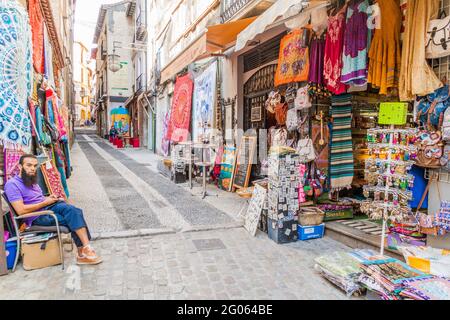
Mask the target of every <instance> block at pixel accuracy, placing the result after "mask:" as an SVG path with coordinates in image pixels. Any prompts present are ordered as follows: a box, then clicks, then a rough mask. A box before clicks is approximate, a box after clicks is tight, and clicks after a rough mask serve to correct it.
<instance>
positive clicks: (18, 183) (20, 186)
mask: <svg viewBox="0 0 450 320" xmlns="http://www.w3.org/2000/svg"><path fill="white" fill-rule="evenodd" d="M5 193H6V196H7V197H8V200H9V202H11V203H13V202H16V201H20V200H22V201H23V204H25V205H29V204H38V203H42V202H44V201H45V196H44V193H43V192H42V189H41V187H40V186H39V185H38V184H35V185H33V186H32V187H27V186H26V185H25V184H24V183H23V180H22V178H21V177H19V176H15V177H12V178H11V179H10V180H8V182H7V183H6V185H5ZM34 220H36V218H30V219H26V220H25V222H26V224H27V225H29V226H31V224H32V223H33V221H34Z"/></svg>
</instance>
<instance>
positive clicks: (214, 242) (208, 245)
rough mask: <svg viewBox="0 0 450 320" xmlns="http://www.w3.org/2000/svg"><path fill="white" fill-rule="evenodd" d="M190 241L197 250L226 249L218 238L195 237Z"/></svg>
mask: <svg viewBox="0 0 450 320" xmlns="http://www.w3.org/2000/svg"><path fill="white" fill-rule="evenodd" d="M192 242H193V243H194V246H195V248H196V249H197V250H198V251H206V250H220V249H226V247H225V245H224V243H223V242H222V240H220V239H196V240H192Z"/></svg>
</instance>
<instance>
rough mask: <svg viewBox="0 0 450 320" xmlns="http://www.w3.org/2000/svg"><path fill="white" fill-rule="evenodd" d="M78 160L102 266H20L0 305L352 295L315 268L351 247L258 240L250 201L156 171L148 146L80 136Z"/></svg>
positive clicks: (78, 187) (79, 201)
mask: <svg viewBox="0 0 450 320" xmlns="http://www.w3.org/2000/svg"><path fill="white" fill-rule="evenodd" d="M72 155H73V163H74V175H73V177H72V178H71V180H70V188H71V190H72V198H71V202H72V203H73V204H75V205H77V206H79V207H81V208H82V209H83V210H84V212H85V215H86V219H87V221H88V224H89V225H90V227H91V229H92V232H93V234H94V236H95V237H96V241H95V242H94V245H95V247H96V248H97V250H98V252H99V253H100V255H101V256H102V257H103V259H104V263H103V264H101V265H99V266H89V267H81V268H80V267H78V266H76V265H75V259H74V254H71V253H67V252H66V254H65V257H66V270H65V271H62V270H61V267H59V266H57V267H52V268H47V269H41V270H36V271H30V272H27V271H24V270H23V269H22V268H21V266H19V267H18V269H17V270H16V272H15V273H13V274H10V275H9V276H7V277H3V278H2V279H1V281H0V299H346V298H347V297H346V296H345V295H344V294H342V293H341V292H340V291H339V290H338V289H336V288H335V287H333V286H332V285H331V284H329V283H328V282H327V281H326V280H324V279H323V278H322V277H321V276H320V275H319V274H317V273H316V272H315V271H314V262H313V259H314V258H315V257H317V256H318V255H320V254H323V253H326V252H332V251H337V250H346V249H348V248H346V247H345V246H344V245H342V244H340V243H338V242H336V241H334V240H331V239H329V238H326V237H325V238H323V239H319V240H314V241H306V242H300V241H299V242H297V243H294V244H289V245H277V244H276V243H274V242H272V241H271V240H270V239H268V238H267V236H266V235H265V234H263V233H258V234H257V236H256V237H252V236H250V235H249V234H248V233H247V232H246V231H245V229H243V228H242V227H241V224H242V223H240V222H239V220H237V219H236V215H237V213H238V211H239V210H241V209H242V208H243V206H245V201H242V200H241V199H237V196H236V195H235V194H234V195H231V196H230V194H228V193H221V194H219V197H218V198H216V197H211V198H209V199H207V200H206V201H202V200H201V199H200V197H199V196H198V195H196V194H198V193H199V192H198V191H199V187H198V186H196V187H195V188H194V189H193V190H192V191H190V190H189V189H188V187H187V186H186V185H178V186H175V185H174V184H172V182H170V181H169V180H168V179H167V178H165V177H163V176H162V175H160V174H158V173H157V172H156V162H155V161H156V158H155V156H154V155H151V154H150V153H149V152H147V151H145V150H139V151H136V150H133V151H128V150H125V151H118V150H117V149H114V148H113V147H112V146H111V145H109V144H108V143H107V142H106V141H104V140H101V139H99V138H98V137H96V136H95V135H94V134H93V133H89V132H79V133H78V136H77V143H76V144H75V145H74V148H73V151H72ZM238 200H239V201H238ZM212 203H214V205H213V204H212Z"/></svg>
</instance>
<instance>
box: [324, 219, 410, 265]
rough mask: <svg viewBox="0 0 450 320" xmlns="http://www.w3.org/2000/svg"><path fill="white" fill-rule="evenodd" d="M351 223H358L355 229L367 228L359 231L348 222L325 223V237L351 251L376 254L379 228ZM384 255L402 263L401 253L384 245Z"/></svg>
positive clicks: (379, 239)
mask: <svg viewBox="0 0 450 320" xmlns="http://www.w3.org/2000/svg"><path fill="white" fill-rule="evenodd" d="M353 222H355V223H356V222H358V223H357V224H356V226H357V227H363V229H364V226H367V227H369V228H368V229H364V230H360V229H359V228H356V227H352V226H351V225H354V224H352V223H351V222H350V221H331V222H326V228H325V235H326V236H328V237H330V238H332V239H334V240H336V241H339V242H341V243H343V244H345V245H347V246H349V247H350V248H353V249H372V250H375V251H377V252H378V251H379V250H380V245H381V233H382V229H381V227H379V226H378V225H376V224H375V223H373V222H370V221H353ZM369 230H370V231H369ZM385 254H386V255H388V256H391V257H393V258H396V259H399V260H401V261H404V258H403V256H402V255H401V253H399V252H397V251H395V250H391V249H389V248H387V246H386V245H385Z"/></svg>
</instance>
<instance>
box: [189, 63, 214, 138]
mask: <svg viewBox="0 0 450 320" xmlns="http://www.w3.org/2000/svg"><path fill="white" fill-rule="evenodd" d="M216 82H217V62H214V63H212V64H211V65H210V66H209V67H208V68H207V69H206V70H205V71H204V72H203V73H202V74H201V75H199V76H198V77H196V78H195V84H194V102H193V107H192V135H193V137H192V138H193V141H195V142H200V141H204V140H207V141H210V139H211V137H210V135H211V131H212V129H213V127H214V107H215V105H216Z"/></svg>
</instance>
